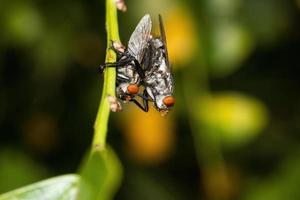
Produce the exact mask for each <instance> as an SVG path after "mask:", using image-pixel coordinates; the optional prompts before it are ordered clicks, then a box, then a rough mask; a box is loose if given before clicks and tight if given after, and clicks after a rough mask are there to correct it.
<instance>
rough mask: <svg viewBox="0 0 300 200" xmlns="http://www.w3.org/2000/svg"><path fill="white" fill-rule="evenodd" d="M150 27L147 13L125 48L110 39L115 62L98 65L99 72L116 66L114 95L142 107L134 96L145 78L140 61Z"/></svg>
mask: <svg viewBox="0 0 300 200" xmlns="http://www.w3.org/2000/svg"><path fill="white" fill-rule="evenodd" d="M151 28H152V22H151V18H150V15H148V14H147V15H145V16H144V17H143V18H142V19H141V20H140V22H139V23H138V25H137V26H136V28H135V30H134V32H133V33H132V35H131V36H130V39H129V42H128V48H127V49H126V48H125V47H124V46H123V45H121V44H120V43H117V42H114V41H112V44H111V48H112V49H113V50H114V51H115V52H116V54H117V62H115V63H105V64H104V65H101V66H100V71H101V72H103V70H104V68H105V67H116V70H117V77H116V96H117V97H118V98H120V99H121V100H124V101H132V102H134V103H135V104H136V105H137V106H138V107H140V108H142V109H143V107H142V106H141V105H140V103H139V102H138V101H137V100H136V99H135V97H136V95H137V94H138V92H139V87H140V85H141V80H142V79H144V78H145V74H144V70H143V69H142V67H141V64H140V63H141V62H142V59H143V58H144V54H145V51H146V50H147V46H148V42H149V40H150V39H151Z"/></svg>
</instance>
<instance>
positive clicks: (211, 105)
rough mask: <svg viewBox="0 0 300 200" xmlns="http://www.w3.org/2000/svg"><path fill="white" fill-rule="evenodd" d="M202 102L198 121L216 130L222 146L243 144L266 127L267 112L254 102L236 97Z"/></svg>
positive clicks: (241, 96) (250, 99) (242, 97)
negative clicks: (221, 140)
mask: <svg viewBox="0 0 300 200" xmlns="http://www.w3.org/2000/svg"><path fill="white" fill-rule="evenodd" d="M202 102H204V103H203V104H202V105H201V106H200V113H201V114H200V117H201V120H202V121H203V122H204V123H205V124H206V125H207V126H208V127H210V128H211V129H213V130H217V132H218V133H219V134H220V136H221V138H222V139H223V141H224V142H225V143H229V144H240V143H244V142H246V141H248V140H249V139H250V138H252V137H253V136H255V135H256V134H258V133H259V132H260V131H261V130H262V129H263V128H264V127H265V126H266V124H267V119H268V115H267V110H266V108H265V106H264V105H263V104H262V103H261V102H259V101H258V100H257V99H254V98H250V97H247V96H243V95H241V94H237V93H223V94H217V95H214V96H213V97H208V98H207V99H205V100H204V101H202Z"/></svg>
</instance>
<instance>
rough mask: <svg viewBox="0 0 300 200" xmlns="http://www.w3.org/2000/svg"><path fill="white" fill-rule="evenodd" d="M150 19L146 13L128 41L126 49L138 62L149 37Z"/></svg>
mask: <svg viewBox="0 0 300 200" xmlns="http://www.w3.org/2000/svg"><path fill="white" fill-rule="evenodd" d="M151 29H152V21H151V18H150V15H149V14H146V15H145V16H144V17H143V18H142V19H141V20H140V22H139V23H138V25H137V26H136V28H135V30H134V31H133V33H132V35H131V36H130V39H129V42H128V51H129V53H130V54H131V55H132V56H134V57H135V58H136V59H137V61H138V62H139V63H140V62H141V61H142V58H143V56H144V53H145V48H146V47H147V44H148V41H149V40H150V38H151Z"/></svg>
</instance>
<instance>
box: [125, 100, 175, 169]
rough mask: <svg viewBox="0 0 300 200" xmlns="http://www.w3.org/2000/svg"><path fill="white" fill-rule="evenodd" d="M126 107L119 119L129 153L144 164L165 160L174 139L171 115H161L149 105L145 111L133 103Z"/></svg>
mask: <svg viewBox="0 0 300 200" xmlns="http://www.w3.org/2000/svg"><path fill="white" fill-rule="evenodd" d="M126 106H127V105H126ZM127 107H129V108H128V109H127V108H126V111H124V113H122V116H121V119H122V120H123V123H122V124H123V130H124V136H125V139H126V142H127V150H128V153H129V155H130V156H131V157H132V159H134V160H136V161H138V162H142V163H146V164H155V163H159V162H162V161H163V160H165V159H166V158H167V157H168V156H169V155H170V153H171V151H172V147H173V145H174V139H175V135H174V132H173V126H172V120H171V116H170V115H168V116H166V117H162V116H161V115H160V113H159V112H158V111H156V110H155V109H154V108H152V106H151V105H149V112H147V113H145V112H143V111H141V110H140V109H139V108H137V107H136V106H135V105H133V104H132V105H128V106H127Z"/></svg>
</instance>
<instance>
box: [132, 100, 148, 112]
mask: <svg viewBox="0 0 300 200" xmlns="http://www.w3.org/2000/svg"><path fill="white" fill-rule="evenodd" d="M129 101H132V102H133V103H135V105H137V106H138V107H139V108H140V109H142V110H143V111H144V112H148V102H147V103H146V104H145V102H144V101H143V104H144V105H141V103H140V102H138V101H137V100H136V99H134V98H133V99H130V100H129Z"/></svg>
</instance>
